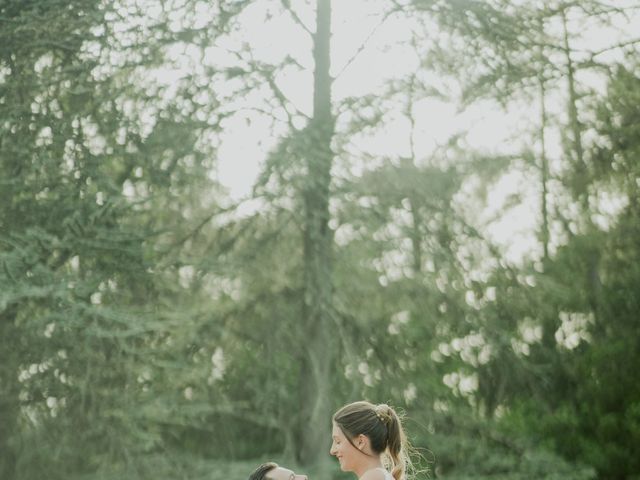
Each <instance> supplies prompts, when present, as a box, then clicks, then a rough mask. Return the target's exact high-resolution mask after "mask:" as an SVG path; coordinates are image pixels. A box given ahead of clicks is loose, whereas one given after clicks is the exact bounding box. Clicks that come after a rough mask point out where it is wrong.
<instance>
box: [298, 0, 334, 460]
mask: <svg viewBox="0 0 640 480" xmlns="http://www.w3.org/2000/svg"><path fill="white" fill-rule="evenodd" d="M330 20H331V2H330V0H318V1H317V19H316V32H315V34H314V49H313V56H314V60H315V72H314V97H313V107H314V110H313V118H312V119H311V121H310V124H309V127H308V134H309V137H308V138H309V148H308V153H307V155H306V158H305V160H306V166H307V179H306V181H305V186H304V191H303V202H304V215H305V217H304V234H303V236H304V309H303V314H304V319H303V325H304V327H305V329H304V332H303V334H304V336H303V341H304V342H305V347H306V355H305V358H304V361H303V365H302V367H303V377H302V392H301V393H302V404H301V411H302V412H301V416H300V424H299V431H298V435H297V437H298V438H299V441H300V444H299V451H298V460H299V461H300V463H302V464H303V465H310V464H317V463H319V461H320V459H322V458H323V457H324V458H328V457H327V445H328V443H329V439H330V437H331V434H330V425H331V407H332V404H331V401H330V399H331V392H330V386H331V377H330V373H331V365H332V364H333V359H334V354H333V347H332V345H333V344H334V343H335V341H334V339H332V338H331V336H330V333H331V328H330V327H331V318H332V317H331V304H332V286H331V270H332V269H331V246H332V239H333V237H332V235H331V232H330V230H329V185H330V182H331V164H332V161H333V153H332V152H331V140H332V137H333V131H334V119H333V116H332V114H331V77H330V75H329V64H330V59H329V53H330V48H329V46H330V37H331V33H330V32H331V21H330Z"/></svg>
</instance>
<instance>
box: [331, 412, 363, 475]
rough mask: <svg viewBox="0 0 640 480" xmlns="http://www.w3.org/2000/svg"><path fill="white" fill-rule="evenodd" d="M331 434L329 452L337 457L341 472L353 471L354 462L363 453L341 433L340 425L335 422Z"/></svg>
mask: <svg viewBox="0 0 640 480" xmlns="http://www.w3.org/2000/svg"><path fill="white" fill-rule="evenodd" d="M331 436H332V438H333V442H332V443H331V450H329V453H330V454H331V455H333V456H334V457H336V458H337V459H338V462H339V463H340V469H341V470H342V471H343V472H352V471H354V469H355V464H356V463H357V461H358V459H359V457H360V456H361V455H363V453H362V452H361V451H360V450H358V449H357V448H356V447H354V446H353V445H351V442H349V440H347V437H346V436H345V435H344V433H342V430H341V429H340V427H338V425H336V424H335V423H334V424H333V430H332V432H331Z"/></svg>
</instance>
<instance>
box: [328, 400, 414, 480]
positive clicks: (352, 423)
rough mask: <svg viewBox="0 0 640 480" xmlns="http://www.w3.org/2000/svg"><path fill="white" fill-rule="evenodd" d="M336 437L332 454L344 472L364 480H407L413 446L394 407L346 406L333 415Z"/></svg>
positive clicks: (360, 403)
mask: <svg viewBox="0 0 640 480" xmlns="http://www.w3.org/2000/svg"><path fill="white" fill-rule="evenodd" d="M332 436H333V443H332V444H331V450H330V452H329V453H331V455H333V456H335V457H336V458H337V459H338V462H340V468H341V469H342V470H343V471H345V472H353V473H355V474H356V475H357V476H358V478H359V479H360V480H405V477H406V470H407V468H408V467H409V466H410V461H409V457H408V449H409V444H408V442H407V438H406V436H405V434H404V431H403V429H402V424H401V422H400V419H399V418H398V415H397V414H396V412H395V411H394V410H393V409H392V408H391V407H390V406H388V405H385V404H381V405H374V404H372V403H369V402H354V403H350V404H349V405H345V406H344V407H342V408H341V409H340V410H338V411H337V412H336V413H335V414H334V415H333V431H332ZM388 468H390V469H391V471H389V470H388Z"/></svg>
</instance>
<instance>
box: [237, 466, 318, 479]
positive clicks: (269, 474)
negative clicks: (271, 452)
mask: <svg viewBox="0 0 640 480" xmlns="http://www.w3.org/2000/svg"><path fill="white" fill-rule="evenodd" d="M249 480H307V476H306V475H298V474H296V473H295V472H294V471H292V470H289V469H288V468H284V467H280V466H278V464H277V463H273V462H267V463H263V464H262V465H260V466H259V467H258V468H256V469H255V470H254V471H253V472H252V473H251V475H249Z"/></svg>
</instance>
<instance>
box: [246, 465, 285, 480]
mask: <svg viewBox="0 0 640 480" xmlns="http://www.w3.org/2000/svg"><path fill="white" fill-rule="evenodd" d="M274 468H278V464H277V463H274V462H267V463H263V464H262V465H260V466H259V467H258V468H256V469H255V470H254V471H253V472H252V473H251V475H249V480H264V477H265V475H266V474H267V472H269V471H271V470H273V469H274Z"/></svg>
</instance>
